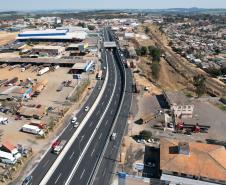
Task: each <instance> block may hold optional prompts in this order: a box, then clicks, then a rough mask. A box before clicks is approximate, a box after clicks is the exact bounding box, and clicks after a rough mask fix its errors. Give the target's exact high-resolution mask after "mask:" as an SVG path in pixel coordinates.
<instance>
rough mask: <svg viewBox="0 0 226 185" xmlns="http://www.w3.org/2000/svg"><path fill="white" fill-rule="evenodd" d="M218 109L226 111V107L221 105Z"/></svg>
mask: <svg viewBox="0 0 226 185" xmlns="http://www.w3.org/2000/svg"><path fill="white" fill-rule="evenodd" d="M218 107H219V109H221V110H223V111H226V106H225V105H219V106H218Z"/></svg>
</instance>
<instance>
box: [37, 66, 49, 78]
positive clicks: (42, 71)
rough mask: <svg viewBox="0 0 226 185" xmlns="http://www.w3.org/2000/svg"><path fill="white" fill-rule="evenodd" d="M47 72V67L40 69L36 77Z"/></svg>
mask: <svg viewBox="0 0 226 185" xmlns="http://www.w3.org/2000/svg"><path fill="white" fill-rule="evenodd" d="M48 71H49V67H45V68H43V69H41V70H40V71H38V75H39V76H41V75H43V74H45V73H47V72H48Z"/></svg>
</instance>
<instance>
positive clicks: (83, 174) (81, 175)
mask: <svg viewBox="0 0 226 185" xmlns="http://www.w3.org/2000/svg"><path fill="white" fill-rule="evenodd" d="M85 171H86V169H84V170H83V172H82V175H81V176H80V179H82V177H83V175H84V173H85Z"/></svg>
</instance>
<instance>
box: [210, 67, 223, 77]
mask: <svg viewBox="0 0 226 185" xmlns="http://www.w3.org/2000/svg"><path fill="white" fill-rule="evenodd" d="M207 72H208V73H209V74H211V75H212V76H213V77H218V76H221V75H222V72H221V70H220V69H216V68H209V69H208V70H207Z"/></svg>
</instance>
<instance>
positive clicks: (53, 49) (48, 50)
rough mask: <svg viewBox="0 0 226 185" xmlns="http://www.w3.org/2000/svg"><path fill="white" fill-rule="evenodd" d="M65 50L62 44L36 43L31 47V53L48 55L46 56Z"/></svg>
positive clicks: (58, 53) (55, 54)
mask: <svg viewBox="0 0 226 185" xmlns="http://www.w3.org/2000/svg"><path fill="white" fill-rule="evenodd" d="M64 51H65V48H64V47H62V46H44V45H38V46H34V47H33V48H32V53H33V54H38V55H44V56H46V55H48V56H57V55H60V54H62V53H63V52H64Z"/></svg>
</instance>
